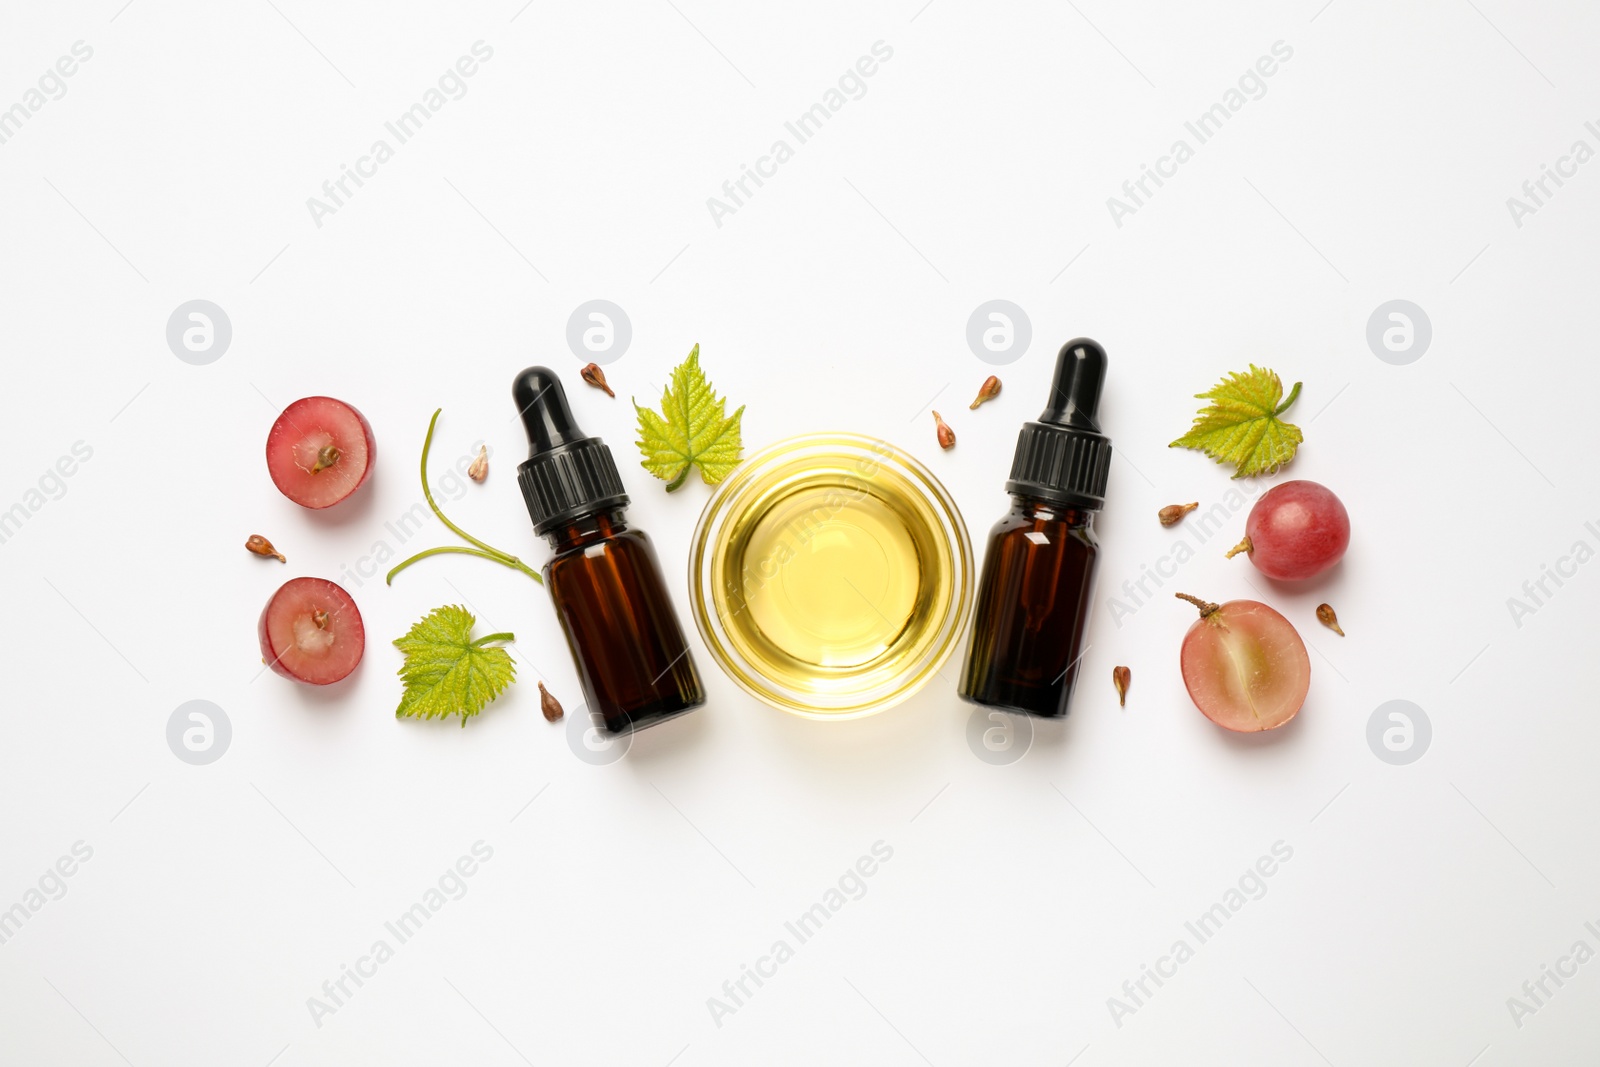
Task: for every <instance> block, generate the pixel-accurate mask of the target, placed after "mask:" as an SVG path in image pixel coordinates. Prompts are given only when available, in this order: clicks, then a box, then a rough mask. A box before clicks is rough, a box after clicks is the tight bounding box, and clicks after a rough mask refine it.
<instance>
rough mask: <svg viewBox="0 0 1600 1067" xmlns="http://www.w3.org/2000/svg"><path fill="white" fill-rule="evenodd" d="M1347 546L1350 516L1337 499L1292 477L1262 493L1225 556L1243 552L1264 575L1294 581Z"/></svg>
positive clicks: (1314, 572)
mask: <svg viewBox="0 0 1600 1067" xmlns="http://www.w3.org/2000/svg"><path fill="white" fill-rule="evenodd" d="M1348 547H1350V515H1349V513H1348V512H1346V511H1345V510H1344V505H1343V504H1342V503H1340V501H1339V498H1338V497H1336V496H1334V495H1333V492H1332V491H1331V490H1329V489H1328V488H1327V487H1326V486H1322V485H1318V484H1317V483H1316V482H1307V481H1294V482H1284V483H1283V484H1281V485H1275V486H1273V487H1272V488H1271V489H1268V490H1267V491H1266V492H1265V493H1264V494H1262V497H1261V499H1260V500H1257V501H1256V505H1255V507H1253V508H1251V509H1250V516H1249V518H1247V519H1246V520H1245V524H1244V540H1243V541H1241V542H1239V544H1237V545H1236V546H1234V548H1233V549H1232V550H1231V551H1230V552H1229V553H1228V556H1229V557H1230V558H1231V557H1232V556H1233V555H1234V554H1235V553H1237V552H1248V553H1249V554H1250V562H1251V563H1254V564H1255V565H1256V570H1258V571H1260V572H1261V573H1262V574H1265V575H1266V576H1267V577H1268V578H1279V579H1283V580H1285V581H1291V582H1298V581H1303V580H1305V579H1307V578H1310V577H1313V576H1314V575H1318V574H1321V573H1322V572H1323V571H1325V570H1327V569H1328V568H1329V567H1331V566H1333V565H1334V564H1335V563H1338V562H1339V560H1340V559H1341V558H1343V556H1344V550H1345V549H1346V548H1348Z"/></svg>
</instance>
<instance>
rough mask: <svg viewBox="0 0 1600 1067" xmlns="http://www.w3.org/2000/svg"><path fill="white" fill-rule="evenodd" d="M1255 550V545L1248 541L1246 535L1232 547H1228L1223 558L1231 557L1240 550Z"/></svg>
mask: <svg viewBox="0 0 1600 1067" xmlns="http://www.w3.org/2000/svg"><path fill="white" fill-rule="evenodd" d="M1255 550H1256V546H1255V545H1252V544H1251V543H1250V538H1249V537H1246V538H1245V539H1244V540H1243V541H1240V542H1239V543H1238V544H1236V545H1234V546H1233V547H1232V548H1230V549H1228V553H1227V555H1225V556H1224V557H1223V558H1224V559H1232V558H1233V557H1234V556H1237V555H1238V554H1239V553H1241V552H1254V551H1255Z"/></svg>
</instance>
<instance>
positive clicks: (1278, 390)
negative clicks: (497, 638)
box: [1167, 363, 1305, 478]
mask: <svg viewBox="0 0 1600 1067" xmlns="http://www.w3.org/2000/svg"><path fill="white" fill-rule="evenodd" d="M1299 396H1300V383H1299V382H1295V383H1294V388H1293V389H1291V390H1289V398H1288V399H1287V400H1284V399H1283V382H1281V381H1279V380H1278V375H1277V374H1276V373H1275V372H1273V371H1270V370H1267V369H1266V368H1265V367H1258V366H1256V365H1255V364H1254V363H1252V364H1251V365H1250V372H1249V373H1248V374H1238V373H1235V374H1230V375H1228V376H1227V377H1226V378H1224V379H1222V381H1220V382H1218V383H1217V384H1216V385H1215V386H1213V387H1212V388H1211V390H1210V391H1209V392H1205V393H1196V394H1195V398H1196V399H1198V400H1209V401H1211V403H1210V405H1209V406H1207V407H1204V408H1201V409H1200V414H1198V415H1196V416H1195V420H1194V425H1193V426H1191V427H1190V428H1189V432H1188V433H1186V434H1184V435H1183V436H1182V437H1180V438H1178V439H1177V440H1176V441H1174V442H1172V444H1170V445H1168V446H1167V447H1168V448H1192V449H1195V450H1196V451H1199V452H1204V453H1205V454H1206V455H1208V456H1210V457H1211V458H1212V459H1214V460H1216V461H1217V462H1218V463H1221V464H1224V465H1226V464H1229V463H1231V464H1233V465H1234V472H1233V476H1234V477H1235V478H1251V477H1254V476H1255V475H1257V474H1271V473H1272V472H1273V471H1275V470H1277V469H1278V468H1279V467H1282V466H1283V465H1284V464H1285V463H1288V462H1289V461H1290V460H1291V459H1294V453H1295V449H1297V448H1298V447H1299V446H1300V442H1301V441H1303V440H1304V439H1305V438H1304V435H1302V434H1301V433H1300V427H1298V426H1295V425H1294V424H1293V423H1288V422H1284V421H1283V420H1282V419H1280V418H1278V416H1279V415H1281V414H1283V413H1284V412H1285V411H1287V410H1288V409H1289V405H1290V404H1293V403H1294V402H1295V400H1296V399H1297V398H1298V397H1299ZM1280 401H1282V402H1281V403H1280Z"/></svg>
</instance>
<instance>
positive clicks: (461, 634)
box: [394, 604, 517, 726]
mask: <svg viewBox="0 0 1600 1067" xmlns="http://www.w3.org/2000/svg"><path fill="white" fill-rule="evenodd" d="M477 621H478V620H477V619H475V618H473V616H472V613H471V612H469V611H468V610H467V609H466V608H463V607H459V606H457V605H455V604H446V605H445V606H444V607H440V608H434V609H433V610H432V611H430V612H428V614H426V615H424V616H423V617H422V618H421V619H420V620H418V621H417V623H416V625H414V626H412V627H411V629H410V630H409V631H407V632H406V635H405V636H404V637H402V638H400V639H398V640H397V641H395V643H394V646H395V647H396V648H398V649H399V650H400V651H401V652H403V653H405V657H406V660H405V663H404V664H403V665H401V667H400V670H399V674H400V680H401V681H402V682H404V683H405V692H404V693H402V694H401V696H400V706H399V707H398V708H396V709H395V711H394V714H395V717H396V718H400V719H444V718H448V717H450V716H451V715H460V716H461V725H462V726H465V725H467V720H468V719H469V718H471V717H472V716H474V715H476V714H478V712H480V711H482V710H483V708H484V705H486V704H488V703H489V702H490V701H491V700H493V699H494V698H495V697H497V696H499V695H500V694H501V693H502V692H504V691H505V688H506V686H508V685H510V684H511V683H512V682H513V681H514V680H515V679H516V673H517V668H516V665H515V664H514V663H512V662H511V654H510V653H509V652H507V651H506V650H505V649H504V648H500V647H498V646H497V645H495V644H494V643H495V642H500V641H514V640H516V638H515V637H514V636H513V635H511V634H489V635H488V636H487V637H480V638H478V639H477V640H473V638H472V627H473V626H474V625H475V624H476V623H477Z"/></svg>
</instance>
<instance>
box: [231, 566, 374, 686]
mask: <svg viewBox="0 0 1600 1067" xmlns="http://www.w3.org/2000/svg"><path fill="white" fill-rule="evenodd" d="M256 632H257V635H258V636H259V637H260V638H261V658H262V659H264V660H265V661H266V663H267V666H269V667H271V668H272V669H273V670H275V671H277V672H278V673H279V674H281V675H283V676H284V677H285V678H293V679H294V680H295V681H297V682H305V683H306V684H307V685H329V684H331V683H333V682H337V681H339V680H340V679H341V678H344V677H347V676H348V675H349V674H350V672H351V671H353V670H355V669H356V664H358V663H360V662H361V654H362V653H363V652H365V651H366V648H367V630H366V627H365V626H364V625H363V624H362V622H361V612H360V611H358V610H357V609H356V602H355V601H354V600H351V599H350V594H349V593H347V592H345V591H344V590H343V589H341V588H339V586H337V585H335V584H334V583H332V582H330V581H327V580H326V579H324V578H291V579H290V580H289V581H287V582H284V583H283V585H282V586H281V587H280V588H279V589H278V591H277V592H276V593H273V594H272V599H271V600H269V601H267V606H266V607H265V608H263V609H262V610H261V621H260V623H258V624H257V627H256Z"/></svg>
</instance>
